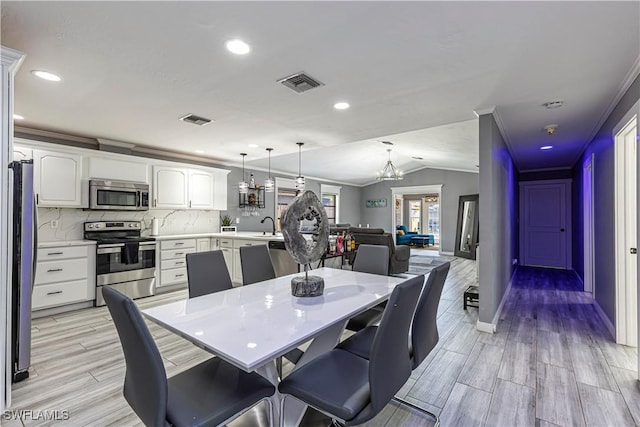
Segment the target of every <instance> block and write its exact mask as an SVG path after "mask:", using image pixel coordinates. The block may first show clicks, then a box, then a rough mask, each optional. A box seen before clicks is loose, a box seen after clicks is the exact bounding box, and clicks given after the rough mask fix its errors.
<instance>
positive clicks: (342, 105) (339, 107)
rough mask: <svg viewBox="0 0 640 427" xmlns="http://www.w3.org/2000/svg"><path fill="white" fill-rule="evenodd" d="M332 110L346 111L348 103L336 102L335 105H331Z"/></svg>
mask: <svg viewBox="0 0 640 427" xmlns="http://www.w3.org/2000/svg"><path fill="white" fill-rule="evenodd" d="M333 108H335V109H336V110H346V109H347V108H349V103H348V102H336V103H335V104H333Z"/></svg>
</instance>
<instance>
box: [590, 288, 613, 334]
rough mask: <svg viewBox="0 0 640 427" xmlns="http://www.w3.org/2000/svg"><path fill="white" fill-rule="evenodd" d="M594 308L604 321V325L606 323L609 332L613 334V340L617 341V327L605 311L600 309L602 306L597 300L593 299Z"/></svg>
mask: <svg viewBox="0 0 640 427" xmlns="http://www.w3.org/2000/svg"><path fill="white" fill-rule="evenodd" d="M593 306H594V307H595V308H596V311H597V312H598V315H600V319H602V323H604V326H605V327H606V328H607V330H608V331H609V333H610V334H611V338H613V340H614V341H615V340H616V327H615V326H613V323H611V320H609V317H608V316H607V315H606V314H605V312H604V310H603V309H602V307H600V304H598V301H597V300H596V299H595V298H594V299H593Z"/></svg>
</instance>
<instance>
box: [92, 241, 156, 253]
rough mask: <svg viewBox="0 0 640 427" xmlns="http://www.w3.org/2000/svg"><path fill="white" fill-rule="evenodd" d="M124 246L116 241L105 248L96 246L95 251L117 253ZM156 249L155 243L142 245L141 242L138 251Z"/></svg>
mask: <svg viewBox="0 0 640 427" xmlns="http://www.w3.org/2000/svg"><path fill="white" fill-rule="evenodd" d="M123 247H124V244H122V243H116V244H113V245H109V247H106V248H98V251H97V253H98V254H117V253H120V252H121V251H122V248H123ZM155 249H156V245H155V244H154V245H145V246H143V245H142V244H141V245H140V247H139V249H138V252H143V251H154V250H155Z"/></svg>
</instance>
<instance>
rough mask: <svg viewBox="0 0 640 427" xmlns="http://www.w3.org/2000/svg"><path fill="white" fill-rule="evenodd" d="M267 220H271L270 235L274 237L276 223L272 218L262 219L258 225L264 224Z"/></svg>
mask: <svg viewBox="0 0 640 427" xmlns="http://www.w3.org/2000/svg"><path fill="white" fill-rule="evenodd" d="M268 219H270V220H271V227H272V231H271V235H273V236H275V235H276V222H275V221H274V220H273V218H271V217H270V216H265V217H264V218H262V221H260V224H264V222H265V221H266V220H268Z"/></svg>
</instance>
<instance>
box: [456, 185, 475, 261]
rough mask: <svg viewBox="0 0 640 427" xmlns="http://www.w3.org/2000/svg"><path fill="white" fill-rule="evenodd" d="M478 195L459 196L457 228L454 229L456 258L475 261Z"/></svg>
mask: <svg viewBox="0 0 640 427" xmlns="http://www.w3.org/2000/svg"><path fill="white" fill-rule="evenodd" d="M478 199H479V197H478V195H477V194H472V195H468V196H460V202H459V204H458V227H457V228H456V240H455V248H454V249H455V250H454V253H455V255H456V256H459V257H463V258H469V259H476V243H478Z"/></svg>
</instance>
